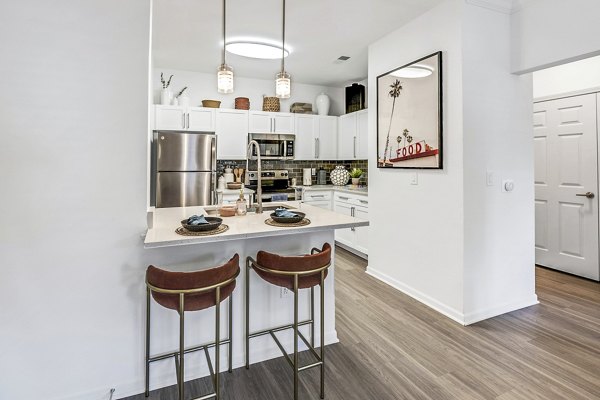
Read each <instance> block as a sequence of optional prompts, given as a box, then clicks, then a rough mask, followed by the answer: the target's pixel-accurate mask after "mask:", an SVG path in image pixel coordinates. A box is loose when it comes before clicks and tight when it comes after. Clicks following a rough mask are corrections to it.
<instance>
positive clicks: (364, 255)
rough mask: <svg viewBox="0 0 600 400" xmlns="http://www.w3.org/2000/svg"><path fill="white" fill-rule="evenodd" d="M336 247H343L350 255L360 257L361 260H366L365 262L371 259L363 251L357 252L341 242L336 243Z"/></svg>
mask: <svg viewBox="0 0 600 400" xmlns="http://www.w3.org/2000/svg"><path fill="white" fill-rule="evenodd" d="M335 245H336V246H339V247H341V248H342V249H344V250H347V251H349V252H350V253H352V254H354V255H357V256H359V257H360V258H364V259H365V260H368V259H369V256H368V255H367V254H365V253H363V252H362V251H359V250H356V249H355V248H354V247H352V246H348V245H347V244H345V243H342V242H340V241H337V240H336V241H335Z"/></svg>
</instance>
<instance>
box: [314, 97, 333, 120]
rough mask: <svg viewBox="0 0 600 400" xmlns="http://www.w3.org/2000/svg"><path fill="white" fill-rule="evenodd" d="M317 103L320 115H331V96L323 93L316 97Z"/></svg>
mask: <svg viewBox="0 0 600 400" xmlns="http://www.w3.org/2000/svg"><path fill="white" fill-rule="evenodd" d="M315 103H316V105H317V112H318V113H319V115H329V105H330V100H329V96H327V95H326V94H325V93H321V94H320V95H318V96H317V98H316V99H315Z"/></svg>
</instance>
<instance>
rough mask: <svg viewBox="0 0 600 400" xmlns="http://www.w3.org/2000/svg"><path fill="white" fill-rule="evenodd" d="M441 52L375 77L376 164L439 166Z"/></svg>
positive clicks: (440, 156)
mask: <svg viewBox="0 0 600 400" xmlns="http://www.w3.org/2000/svg"><path fill="white" fill-rule="evenodd" d="M442 150H443V149H442V52H441V51H440V52H437V53H434V54H432V55H429V56H427V57H424V58H421V59H420V60H417V61H414V62H412V63H410V64H408V65H404V66H402V67H399V68H396V69H394V70H392V71H390V72H386V73H385V74H382V75H379V76H378V77H377V167H378V168H420V169H442V168H443V151H442Z"/></svg>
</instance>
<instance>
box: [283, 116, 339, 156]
mask: <svg viewBox="0 0 600 400" xmlns="http://www.w3.org/2000/svg"><path fill="white" fill-rule="evenodd" d="M294 119H295V121H294V124H295V128H296V155H295V157H294V158H295V159H296V160H335V159H336V158H337V120H338V118H337V117H330V116H320V115H311V114H296V116H295V118H294Z"/></svg>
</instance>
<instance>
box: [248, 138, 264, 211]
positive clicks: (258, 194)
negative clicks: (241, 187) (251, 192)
mask: <svg viewBox="0 0 600 400" xmlns="http://www.w3.org/2000/svg"><path fill="white" fill-rule="evenodd" d="M252 146H254V148H255V149H256V160H257V164H258V165H257V168H256V169H257V175H258V183H257V185H256V211H255V212H256V214H262V212H263V207H262V172H261V171H262V167H261V161H260V146H259V145H258V142H257V141H256V140H251V141H250V142H249V143H248V148H247V149H246V174H247V173H248V163H249V162H250V159H251V158H252Z"/></svg>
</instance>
